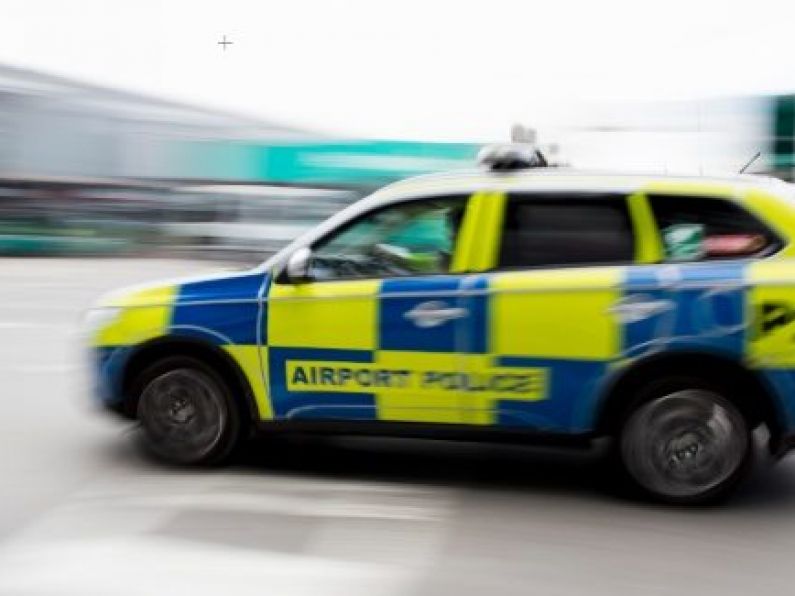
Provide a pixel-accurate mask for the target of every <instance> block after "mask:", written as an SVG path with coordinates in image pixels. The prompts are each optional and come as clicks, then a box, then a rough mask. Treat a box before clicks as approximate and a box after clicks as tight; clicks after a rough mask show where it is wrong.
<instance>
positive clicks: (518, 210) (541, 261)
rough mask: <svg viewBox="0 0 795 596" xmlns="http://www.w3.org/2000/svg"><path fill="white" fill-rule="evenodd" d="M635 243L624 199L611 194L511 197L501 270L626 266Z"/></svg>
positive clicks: (506, 220) (508, 206) (631, 256)
mask: <svg viewBox="0 0 795 596" xmlns="http://www.w3.org/2000/svg"><path fill="white" fill-rule="evenodd" d="M634 249H635V242H634V237H633V233H632V223H631V219H630V217H629V213H628V211H627V203H626V199H625V198H624V197H623V196H616V195H596V196H583V195H571V196H570V195H530V194H527V195H521V194H518V195H512V196H509V197H508V205H507V207H506V210H505V219H504V224H503V232H502V245H501V247H500V257H499V263H498V266H499V267H500V268H507V269H511V268H523V267H544V266H546V267H554V266H576V265H594V264H609V263H630V262H632V260H633V258H634Z"/></svg>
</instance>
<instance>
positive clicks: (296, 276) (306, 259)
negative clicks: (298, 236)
mask: <svg viewBox="0 0 795 596" xmlns="http://www.w3.org/2000/svg"><path fill="white" fill-rule="evenodd" d="M311 267H312V249H311V248H308V247H306V246H304V247H303V248H299V249H298V250H296V251H295V252H294V253H293V254H291V255H290V258H289V259H287V268H286V269H285V272H286V274H287V280H288V281H289V282H290V283H294V284H297V283H302V282H306V281H309V280H311V279H312V274H311V272H310V269H311Z"/></svg>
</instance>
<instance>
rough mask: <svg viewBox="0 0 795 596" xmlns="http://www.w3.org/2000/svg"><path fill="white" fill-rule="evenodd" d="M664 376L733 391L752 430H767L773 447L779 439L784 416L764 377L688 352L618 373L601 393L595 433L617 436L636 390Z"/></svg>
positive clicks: (731, 363) (739, 365) (726, 359)
mask: <svg viewBox="0 0 795 596" xmlns="http://www.w3.org/2000/svg"><path fill="white" fill-rule="evenodd" d="M664 376H689V377H696V378H699V379H703V380H705V381H708V382H714V383H716V384H719V385H722V386H725V387H728V388H730V389H731V392H730V395H729V397H730V398H731V399H732V401H733V402H734V403H735V404H736V405H737V406H738V407H739V408H740V411H741V412H742V413H743V415H744V416H746V418H747V420H749V422H750V424H751V426H752V428H753V427H756V426H758V425H759V424H765V425H766V426H767V427H768V429H769V431H770V444H771V448H772V447H773V446H775V445H776V444H777V442H778V441H779V440H780V438H781V433H782V428H781V423H780V420H781V417H780V416H781V413H780V411H779V406H778V404H777V401H776V397H775V391H774V389H773V388H772V387H771V386H770V384H769V383H768V382H767V381H766V380H765V379H764V378H763V377H762V375H760V374H759V373H757V372H756V371H753V370H752V369H749V368H748V367H747V366H745V364H744V363H743V362H741V361H739V360H737V359H734V358H731V357H729V356H725V355H719V354H709V353H703V352H686V351H682V352H673V353H664V354H658V355H655V356H650V357H648V358H644V359H642V360H638V361H636V362H633V363H632V364H631V365H629V366H627V367H626V368H623V369H621V370H619V371H618V372H617V373H616V374H615V375H614V377H613V378H612V379H611V380H610V381H609V382H608V384H607V386H606V387H605V388H604V389H603V391H602V395H603V397H602V399H600V401H599V406H598V411H597V416H596V424H595V431H596V434H599V435H612V434H614V433H615V431H616V430H617V426H618V424H620V421H621V420H622V419H623V417H624V415H625V414H626V413H627V412H628V411H629V410H630V409H631V408H632V407H633V406H635V405H636V403H635V400H636V398H635V393H636V390H638V389H640V387H641V386H642V385H643V384H645V383H648V382H649V381H650V380H652V379H655V378H660V377H664Z"/></svg>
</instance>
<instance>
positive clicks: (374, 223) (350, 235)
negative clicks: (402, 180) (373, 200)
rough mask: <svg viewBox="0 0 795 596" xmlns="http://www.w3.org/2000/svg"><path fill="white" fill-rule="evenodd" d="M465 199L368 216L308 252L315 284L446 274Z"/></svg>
mask: <svg viewBox="0 0 795 596" xmlns="http://www.w3.org/2000/svg"><path fill="white" fill-rule="evenodd" d="M465 208H466V197H451V198H440V199H424V200H420V201H410V202H406V203H400V204H397V205H391V206H389V207H386V208H383V209H379V210H376V211H373V212H370V213H368V214H367V215H365V216H363V217H361V218H359V219H357V220H355V221H354V222H353V223H351V224H348V225H346V226H345V227H343V228H342V229H341V230H339V231H337V232H334V233H333V234H332V235H331V236H328V237H326V238H324V239H323V240H321V241H320V242H318V243H317V244H316V245H315V247H314V248H313V260H312V276H313V278H314V279H316V280H321V281H322V280H333V279H357V278H360V279H361V278H374V277H375V278H381V277H396V276H408V275H429V274H434V273H445V272H448V271H449V270H450V264H451V262H452V257H453V252H454V250H455V241H456V237H457V235H458V229H459V227H460V224H461V220H462V219H463V215H464V209H465Z"/></svg>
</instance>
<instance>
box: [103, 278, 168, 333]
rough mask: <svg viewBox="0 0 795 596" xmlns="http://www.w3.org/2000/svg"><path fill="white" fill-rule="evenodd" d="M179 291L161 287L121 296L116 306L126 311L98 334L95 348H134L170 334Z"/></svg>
mask: <svg viewBox="0 0 795 596" xmlns="http://www.w3.org/2000/svg"><path fill="white" fill-rule="evenodd" d="M177 292H178V287H177V286H165V287H162V286H161V287H156V288H151V289H147V290H140V291H137V292H131V293H130V294H129V295H125V296H122V297H120V298H119V299H117V300H116V301H115V302H114V304H117V305H119V306H120V307H122V311H121V312H120V313H119V315H118V316H117V317H116V319H114V320H113V321H112V322H111V323H110V324H109V325H107V326H106V327H104V328H103V329H100V330H99V331H98V332H97V333H96V335H95V336H94V338H93V341H92V343H93V345H95V346H123V345H132V344H137V343H140V342H143V341H146V340H149V339H154V338H156V337H161V336H163V335H166V333H167V331H168V326H169V324H170V322H171V312H172V308H173V305H174V301H175V300H176V296H177Z"/></svg>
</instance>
